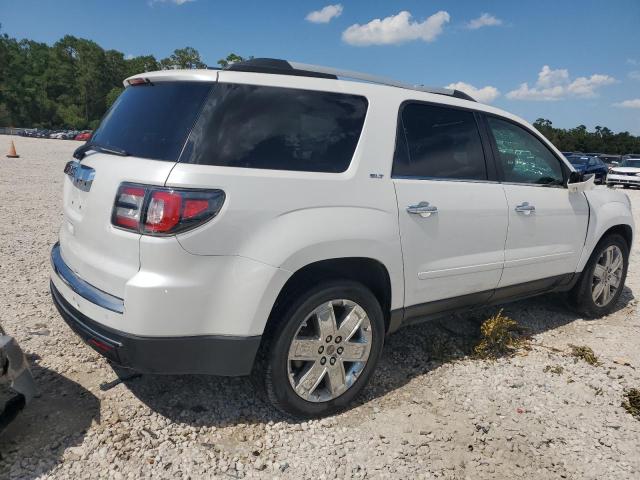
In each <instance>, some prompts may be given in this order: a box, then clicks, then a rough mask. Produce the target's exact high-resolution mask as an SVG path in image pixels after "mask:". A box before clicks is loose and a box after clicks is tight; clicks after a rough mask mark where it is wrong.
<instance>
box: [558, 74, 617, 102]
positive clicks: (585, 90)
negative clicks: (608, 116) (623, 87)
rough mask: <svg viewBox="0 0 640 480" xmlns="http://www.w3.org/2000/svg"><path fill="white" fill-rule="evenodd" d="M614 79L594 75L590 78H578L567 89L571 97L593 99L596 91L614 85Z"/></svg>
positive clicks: (607, 76)
mask: <svg viewBox="0 0 640 480" xmlns="http://www.w3.org/2000/svg"><path fill="white" fill-rule="evenodd" d="M615 81H616V80H615V78H613V77H610V76H609V75H600V74H595V75H591V76H590V77H578V78H576V79H575V80H574V81H573V82H571V83H570V84H569V86H568V87H567V89H568V91H569V93H570V94H572V95H577V96H579V97H595V95H596V89H598V88H600V87H604V86H605V85H611V84H612V83H615Z"/></svg>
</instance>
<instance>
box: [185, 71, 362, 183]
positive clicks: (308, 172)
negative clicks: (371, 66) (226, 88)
mask: <svg viewBox="0 0 640 480" xmlns="http://www.w3.org/2000/svg"><path fill="white" fill-rule="evenodd" d="M213 83H214V88H212V89H211V90H210V92H209V94H208V95H207V97H206V98H205V100H204V102H202V105H201V107H200V111H199V112H198V115H197V117H196V119H195V121H194V122H193V125H192V126H191V129H190V130H189V134H188V135H187V137H186V139H185V142H184V145H183V146H182V149H181V151H180V155H179V156H178V160H177V161H176V164H177V163H182V164H185V165H188V164H189V162H188V161H184V159H183V154H184V152H185V150H186V148H187V144H188V142H189V139H190V137H191V134H192V132H193V129H194V128H195V126H196V125H197V124H198V122H199V121H200V117H201V116H202V114H203V112H204V107H205V105H206V103H207V102H208V101H209V100H210V97H211V96H213V95H215V93H216V89H217V87H218V86H219V85H240V86H250V87H268V88H280V89H289V90H302V91H307V92H315V93H333V94H336V95H348V96H352V97H358V98H361V99H363V100H364V106H365V110H364V119H363V120H362V128H361V129H360V134H359V136H358V141H357V142H356V145H355V148H354V149H353V153H352V154H351V158H350V159H349V162H348V163H347V166H346V168H345V169H344V170H341V171H339V172H326V171H313V170H289V169H276V168H256V167H238V166H229V165H209V166H215V167H223V168H242V169H243V170H257V171H270V172H288V173H296V174H302V175H307V174H315V175H317V174H321V175H344V174H345V173H347V172H349V170H350V169H351V167H353V165H354V163H353V160H354V159H355V158H356V154H357V153H358V149H359V148H361V143H362V141H363V140H362V139H363V137H364V133H365V131H366V130H367V121H368V118H369V110H370V107H371V102H370V101H369V97H368V96H367V95H364V94H362V93H348V92H341V91H334V90H322V89H316V88H302V87H287V86H283V85H267V84H263V83H245V82H237V81H220V80H216V81H215V82H213Z"/></svg>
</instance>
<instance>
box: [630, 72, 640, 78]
mask: <svg viewBox="0 0 640 480" xmlns="http://www.w3.org/2000/svg"><path fill="white" fill-rule="evenodd" d="M629 78H631V79H632V80H640V70H634V71H633V72H629Z"/></svg>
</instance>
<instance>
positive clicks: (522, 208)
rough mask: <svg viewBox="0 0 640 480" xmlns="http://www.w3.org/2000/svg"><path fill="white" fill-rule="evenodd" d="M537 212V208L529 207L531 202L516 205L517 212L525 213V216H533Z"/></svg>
mask: <svg viewBox="0 0 640 480" xmlns="http://www.w3.org/2000/svg"><path fill="white" fill-rule="evenodd" d="M535 211H536V207H534V206H533V205H529V202H522V203H521V204H520V205H516V212H518V213H524V214H525V215H531V213H532V212H535Z"/></svg>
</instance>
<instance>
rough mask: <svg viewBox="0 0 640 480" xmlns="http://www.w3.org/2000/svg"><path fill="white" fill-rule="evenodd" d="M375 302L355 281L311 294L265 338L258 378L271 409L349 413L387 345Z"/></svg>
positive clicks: (295, 412) (310, 413)
mask: <svg viewBox="0 0 640 480" xmlns="http://www.w3.org/2000/svg"><path fill="white" fill-rule="evenodd" d="M384 335H385V327H384V316H383V313H382V309H381V308H380V304H379V302H378V300H377V299H376V297H375V296H374V295H373V294H372V293H371V291H370V290H368V289H367V288H366V287H364V286H363V285H361V284H359V283H356V282H351V281H339V282H330V283H325V284H323V285H319V286H317V287H315V288H312V289H311V290H308V291H307V292H306V293H304V294H303V295H300V296H299V297H298V298H297V299H295V300H294V301H293V302H292V303H291V305H290V306H289V308H288V309H286V311H285V313H284V315H283V317H282V318H281V321H280V322H279V325H278V327H277V328H276V329H275V331H274V332H273V333H272V334H270V335H269V337H270V338H267V339H266V341H267V344H266V345H264V346H263V348H264V351H263V355H262V358H261V359H259V360H258V364H257V365H256V369H255V371H254V376H257V378H256V380H257V381H258V382H261V383H262V386H263V387H264V390H265V391H266V394H267V396H268V398H269V400H270V401H271V403H272V404H273V405H274V406H275V407H276V408H278V409H279V410H281V411H282V412H284V413H286V414H289V415H293V416H295V417H304V418H313V417H320V416H325V415H330V414H332V413H335V412H338V411H340V410H343V409H345V408H346V407H347V406H348V405H349V404H350V403H351V402H352V401H353V399H354V398H355V397H356V396H357V395H358V394H359V393H360V392H361V391H362V390H363V389H364V387H365V386H366V384H367V383H368V381H369V378H370V376H371V373H372V372H373V370H374V369H375V367H376V364H377V363H378V359H379V358H380V354H381V352H382V346H383V343H384Z"/></svg>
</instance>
